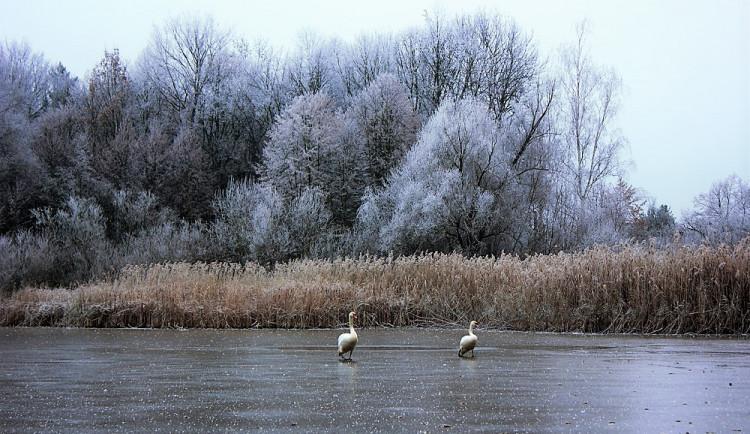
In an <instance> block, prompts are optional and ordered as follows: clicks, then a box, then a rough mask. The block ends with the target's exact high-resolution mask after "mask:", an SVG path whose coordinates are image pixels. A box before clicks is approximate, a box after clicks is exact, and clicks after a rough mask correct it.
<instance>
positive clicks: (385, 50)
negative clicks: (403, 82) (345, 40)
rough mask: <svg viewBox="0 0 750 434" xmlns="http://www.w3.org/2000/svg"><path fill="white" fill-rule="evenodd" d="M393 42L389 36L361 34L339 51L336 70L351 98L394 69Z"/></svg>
mask: <svg viewBox="0 0 750 434" xmlns="http://www.w3.org/2000/svg"><path fill="white" fill-rule="evenodd" d="M394 44H395V42H394V39H393V37H391V36H390V35H383V34H376V33H373V34H362V35H360V36H359V37H358V38H357V39H356V40H355V42H354V43H353V44H352V45H348V46H344V47H343V49H342V50H340V51H339V52H338V53H337V57H336V70H337V71H336V72H337V74H338V75H339V76H340V77H341V83H342V85H343V88H344V90H345V91H346V95H347V97H348V98H352V97H355V96H356V95H358V94H359V93H360V92H362V91H363V90H364V89H365V88H367V87H368V86H370V84H372V83H373V82H374V81H375V80H376V79H377V78H378V77H379V76H381V75H383V74H389V73H392V72H394V71H395V64H394V59H393V55H394V53H395V50H394Z"/></svg>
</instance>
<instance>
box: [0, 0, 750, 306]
mask: <svg viewBox="0 0 750 434" xmlns="http://www.w3.org/2000/svg"><path fill="white" fill-rule="evenodd" d="M577 35H578V38H577V39H575V40H572V41H564V43H563V44H562V46H561V48H560V49H559V50H558V51H555V52H553V53H541V52H540V51H539V50H538V48H537V47H536V44H535V41H534V39H533V38H532V37H531V34H530V33H528V32H526V31H525V30H524V29H522V28H519V26H517V25H516V24H515V23H514V21H513V20H512V19H511V18H509V17H506V16H503V15H500V14H498V13H494V12H477V13H475V14H471V15H463V16H456V17H447V16H442V15H440V14H439V13H434V12H428V13H426V15H425V17H424V20H423V22H422V24H421V25H420V26H418V27H416V28H413V29H409V30H405V31H403V32H401V33H398V34H363V35H361V36H360V37H359V38H357V39H356V41H354V42H352V43H345V42H342V41H340V40H338V39H336V38H335V37H328V36H323V35H320V34H316V33H312V32H303V33H301V34H300V36H299V38H298V43H297V45H296V46H295V47H285V48H286V49H284V47H272V46H270V45H269V44H267V43H263V42H248V41H245V40H243V39H242V38H241V37H239V36H238V35H236V34H234V33H233V31H232V29H229V28H226V27H224V26H222V25H221V24H220V23H217V22H215V21H214V20H213V19H212V18H210V17H204V16H181V17H179V18H175V19H172V20H170V21H167V22H165V23H163V24H161V25H159V26H157V27H156V28H155V30H154V32H153V34H152V35H151V37H150V39H149V43H148V44H147V46H146V47H144V49H143V52H142V53H141V55H140V56H139V57H138V58H137V59H122V58H120V55H119V52H118V51H117V50H116V49H115V50H113V51H111V52H109V51H106V52H104V53H103V56H102V59H101V62H100V63H98V64H97V65H92V70H91V72H90V73H89V74H88V75H87V76H86V77H85V78H81V77H73V76H71V74H70V73H69V72H68V71H67V70H66V68H65V66H64V59H62V62H63V63H58V62H57V61H56V60H55V61H50V60H49V59H45V57H44V56H43V54H41V53H38V52H36V51H35V48H34V47H30V46H28V45H26V44H24V43H22V42H18V41H4V42H2V44H0V288H1V289H2V290H3V291H6V292H7V291H14V290H16V289H19V288H21V287H24V286H29V285H32V286H50V287H57V286H69V285H73V284H75V283H79V282H86V281H90V280H92V279H98V278H103V277H106V276H113V275H116V274H117V273H118V272H119V270H121V269H122V268H123V267H125V266H127V265H135V264H152V263H167V262H187V263H192V262H199V261H200V262H232V263H245V262H248V261H251V262H254V263H257V264H261V265H263V266H272V265H273V264H278V263H281V262H288V261H290V260H293V259H299V258H309V259H334V258H356V257H359V256H361V255H371V256H375V257H381V256H388V255H394V256H396V257H398V256H406V255H412V254H415V253H422V252H441V253H459V254H461V255H463V256H465V257H475V256H476V257H478V256H490V255H501V254H512V255H517V256H518V257H520V258H525V257H530V256H532V255H537V254H553V253H558V252H560V251H573V252H576V251H582V250H584V249H586V248H590V247H592V246H595V245H606V246H617V245H622V244H625V243H647V244H649V245H651V246H653V247H655V248H657V249H658V248H666V247H667V246H672V245H675V244H678V245H680V246H685V245H702V244H708V245H711V246H717V245H720V244H722V243H725V244H728V245H730V246H731V245H735V244H737V243H739V242H740V241H741V240H742V239H743V238H746V237H748V235H750V186H749V185H748V184H747V182H746V181H744V180H742V179H741V178H739V177H737V176H730V177H728V178H727V179H724V180H718V181H717V182H716V183H715V184H714V186H713V187H712V188H711V190H710V191H707V192H696V193H697V194H696V197H695V201H694V204H695V205H694V209H693V210H691V211H690V212H686V213H685V214H684V215H682V216H681V218H680V219H679V220H677V219H676V218H675V217H674V215H673V214H672V211H671V210H670V209H669V208H668V207H666V206H663V205H662V206H658V205H656V204H655V203H654V202H652V201H649V199H648V198H646V197H644V194H643V193H642V192H639V191H638V190H637V189H635V188H634V187H633V186H631V185H629V184H628V183H627V182H626V181H625V180H624V179H625V175H626V174H627V171H628V170H629V168H630V164H629V162H628V161H627V160H626V159H625V158H624V157H623V154H624V153H623V150H624V149H625V148H626V146H627V139H626V137H623V135H622V134H621V132H620V131H619V130H618V127H617V112H618V108H619V105H620V103H621V95H622V89H623V83H622V82H621V80H620V79H619V77H618V75H617V73H616V71H613V70H612V69H611V68H608V67H607V66H606V65H601V64H598V63H597V60H596V59H594V58H591V57H590V56H589V54H588V51H587V32H586V26H585V24H582V25H581V26H580V27H579V28H578V32H577Z"/></svg>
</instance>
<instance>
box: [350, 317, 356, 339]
mask: <svg viewBox="0 0 750 434" xmlns="http://www.w3.org/2000/svg"><path fill="white" fill-rule="evenodd" d="M349 333H351V334H353V335H356V334H357V332H355V331H354V318H352V317H349Z"/></svg>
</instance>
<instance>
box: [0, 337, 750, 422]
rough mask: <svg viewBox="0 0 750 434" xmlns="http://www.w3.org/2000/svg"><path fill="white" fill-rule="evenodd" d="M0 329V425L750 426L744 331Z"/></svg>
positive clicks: (749, 366)
mask: <svg viewBox="0 0 750 434" xmlns="http://www.w3.org/2000/svg"><path fill="white" fill-rule="evenodd" d="M358 332H359V345H358V346H357V348H356V349H355V350H354V354H353V359H354V361H353V362H339V361H338V359H337V357H336V347H335V343H336V337H337V336H338V334H339V333H341V330H313V331H299V330H185V331H181V330H122V329H120V330H112V329H108V330H90V329H55V328H28V329H25V328H18V329H8V328H5V329H0V373H1V375H2V377H1V378H0V388H1V390H2V393H1V394H0V431H2V432H38V431H75V432H87V431H88V432H92V431H96V432H100V431H107V432H117V431H123V432H126V431H127V432H133V431H138V432H143V431H168V432H173V431H182V432H184V431H189V432H200V431H204V432H207V431H210V432H217V431H255V430H258V429H272V430H276V431H291V432H311V431H347V430H351V431H361V432H368V431H369V432H372V431H386V432H394V431H396V432H398V431H406V432H419V431H423V432H427V431H429V432H448V431H456V432H459V431H486V432H507V431H511V432H519V431H528V432H540V431H542V432H547V431H558V432H581V431H585V432H623V431H624V432H712V431H715V432H750V340H748V339H743V338H693V337H641V336H617V335H616V336H608V335H605V336H601V335H570V334H565V335H559V334H534V333H514V332H496V331H486V330H485V331H482V330H479V331H478V333H477V334H478V335H479V344H478V347H477V349H476V351H475V354H476V357H475V358H474V359H459V358H458V357H457V354H456V353H457V345H458V340H459V339H460V337H461V336H462V335H463V334H465V333H466V332H465V330H431V329H428V330H425V329H392V330H386V329H364V330H359V331H358Z"/></svg>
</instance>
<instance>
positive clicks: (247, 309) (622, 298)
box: [0, 240, 750, 334]
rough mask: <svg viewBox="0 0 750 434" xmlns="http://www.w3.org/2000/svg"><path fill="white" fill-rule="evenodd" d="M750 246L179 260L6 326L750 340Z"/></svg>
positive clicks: (45, 302)
mask: <svg viewBox="0 0 750 434" xmlns="http://www.w3.org/2000/svg"><path fill="white" fill-rule="evenodd" d="M749 301H750V240H745V242H743V243H740V244H739V245H738V246H736V247H734V248H729V247H726V246H721V247H715V248H712V247H679V248H670V249H666V250H655V249H650V248H648V247H644V246H639V245H629V246H624V247H619V248H616V249H615V248H610V247H594V248H591V249H588V250H586V251H584V252H582V253H576V254H573V253H561V254H558V255H547V256H541V255H540V256H533V257H530V258H526V259H525V260H521V259H519V258H516V257H514V256H501V257H498V258H465V257H463V256H460V255H456V254H453V255H442V254H428V255H420V256H409V257H403V258H392V257H389V258H373V257H361V258H358V259H342V260H336V261H294V262H291V263H288V264H282V265H278V266H277V267H276V268H275V269H274V270H273V271H269V270H266V269H264V268H262V267H260V266H257V265H255V264H245V265H238V264H224V263H212V264H204V263H198V264H186V263H169V264H154V265H148V266H135V267H128V268H125V269H124V270H122V273H121V275H120V276H119V277H118V278H117V279H115V280H112V281H108V282H98V283H92V284H86V285H81V286H79V287H77V288H75V289H72V290H66V289H58V290H50V289H34V288H27V289H23V290H21V291H18V292H15V293H13V294H11V295H6V296H4V297H3V298H2V299H0V325H5V326H74V327H211V328H227V327H232V328H243V327H280V328H310V327H324V328H327V327H337V326H342V325H343V324H344V322H345V320H346V314H347V313H348V312H349V311H350V310H352V309H356V310H357V312H358V313H359V316H360V321H359V325H360V326H374V325H381V326H409V325H412V326H413V325H417V326H425V325H443V324H461V325H464V324H466V323H468V322H469V321H470V320H471V319H475V320H478V321H479V323H480V324H482V325H483V326H486V327H493V328H509V329H516V330H545V331H580V332H617V333H712V334H726V333H743V334H744V333H750V309H749V306H748V303H749Z"/></svg>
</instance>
